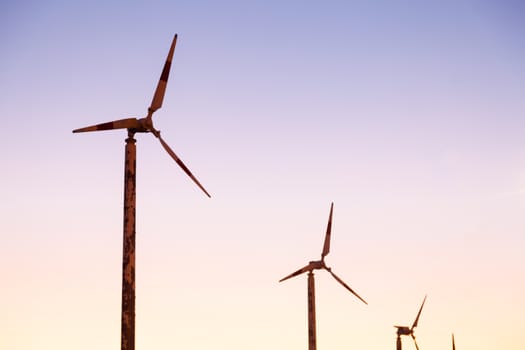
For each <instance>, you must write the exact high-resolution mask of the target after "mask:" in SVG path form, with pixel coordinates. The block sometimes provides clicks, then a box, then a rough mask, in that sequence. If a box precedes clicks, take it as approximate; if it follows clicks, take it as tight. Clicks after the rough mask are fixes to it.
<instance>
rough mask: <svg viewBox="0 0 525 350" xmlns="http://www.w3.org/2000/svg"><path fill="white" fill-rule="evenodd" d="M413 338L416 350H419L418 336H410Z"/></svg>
mask: <svg viewBox="0 0 525 350" xmlns="http://www.w3.org/2000/svg"><path fill="white" fill-rule="evenodd" d="M410 335H411V336H412V339H414V344H416V349H417V350H419V346H417V341H416V336H415V335H414V333H412V334H410Z"/></svg>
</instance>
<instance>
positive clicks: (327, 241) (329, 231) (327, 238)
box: [321, 202, 334, 258]
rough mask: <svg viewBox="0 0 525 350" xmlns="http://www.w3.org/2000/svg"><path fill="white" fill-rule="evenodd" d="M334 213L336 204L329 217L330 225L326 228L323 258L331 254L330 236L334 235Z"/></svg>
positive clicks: (331, 208)
mask: <svg viewBox="0 0 525 350" xmlns="http://www.w3.org/2000/svg"><path fill="white" fill-rule="evenodd" d="M333 211H334V203H333V202H332V205H331V206H330V215H329V216H328V225H327V226H326V235H325V236H324V245H323V252H322V253H321V258H324V257H325V256H327V255H328V253H330V236H331V235H332V213H333Z"/></svg>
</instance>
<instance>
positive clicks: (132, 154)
mask: <svg viewBox="0 0 525 350" xmlns="http://www.w3.org/2000/svg"><path fill="white" fill-rule="evenodd" d="M176 43H177V34H175V36H174V37H173V41H172V43H171V47H170V51H169V53H168V57H167V59H166V63H165V64H164V69H163V70H162V74H161V75H160V80H159V83H158V84H157V89H156V90H155V94H154V95H153V100H152V101H151V105H150V107H149V108H148V114H147V115H146V117H144V118H141V119H137V118H127V119H119V120H115V121H112V122H108V123H102V124H97V125H93V126H88V127H85V128H81V129H76V130H73V132H74V133H77V132H87V131H101V130H113V129H127V131H128V138H127V139H126V148H125V171H124V247H123V250H124V252H123V261H122V317H121V349H122V350H134V349H135V170H136V146H135V138H134V136H135V133H137V132H140V133H147V132H150V133H152V134H153V135H154V136H155V137H156V138H158V139H159V141H160V143H161V145H162V147H164V149H165V150H166V151H167V152H168V154H169V155H170V156H171V157H172V158H173V160H175V162H176V163H177V164H178V165H179V166H180V167H181V168H182V170H184V172H185V173H186V174H187V175H188V176H189V177H190V178H191V179H192V180H193V182H195V183H196V184H197V186H199V188H200V189H201V190H202V191H203V192H204V193H205V194H206V195H207V196H208V197H210V195H209V193H208V192H207V191H206V190H205V189H204V187H203V186H202V185H201V184H200V182H199V181H198V180H197V179H196V178H195V176H193V174H192V173H191V171H190V170H189V169H188V168H187V167H186V165H184V163H183V162H182V160H180V159H179V157H177V155H176V154H175V152H173V150H172V149H171V148H170V147H169V146H168V144H167V143H166V142H164V140H163V139H162V137H161V136H160V131H159V130H157V129H155V128H154V127H153V120H152V116H153V113H154V112H155V111H156V110H157V109H159V108H160V107H162V100H163V99H164V93H165V92H166V85H167V83H168V76H169V74H170V67H171V60H172V58H173V52H174V50H175V44H176Z"/></svg>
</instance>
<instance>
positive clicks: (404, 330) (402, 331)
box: [394, 295, 427, 350]
mask: <svg viewBox="0 0 525 350" xmlns="http://www.w3.org/2000/svg"><path fill="white" fill-rule="evenodd" d="M426 300H427V296H426V295H425V298H424V299H423V303H422V304H421V307H420V308H419V312H418V313H417V316H416V319H415V320H414V323H413V324H412V327H410V328H409V327H406V326H394V327H396V328H397V339H396V350H401V336H402V335H410V336H411V337H412V339H413V340H414V344H415V345H416V349H417V350H419V346H418V345H417V341H416V336H415V335H414V329H415V328H416V327H417V323H418V321H419V316H421V311H422V310H423V305H425V301H426Z"/></svg>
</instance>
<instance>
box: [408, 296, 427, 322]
mask: <svg viewBox="0 0 525 350" xmlns="http://www.w3.org/2000/svg"><path fill="white" fill-rule="evenodd" d="M426 300H427V296H426V295H425V299H423V303H422V304H421V307H420V308H419V312H418V313H417V317H416V320H415V321H414V324H413V325H412V328H410V330H413V329H414V328H416V327H417V322H418V321H419V316H420V315H421V311H422V310H423V305H425V301H426Z"/></svg>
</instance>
